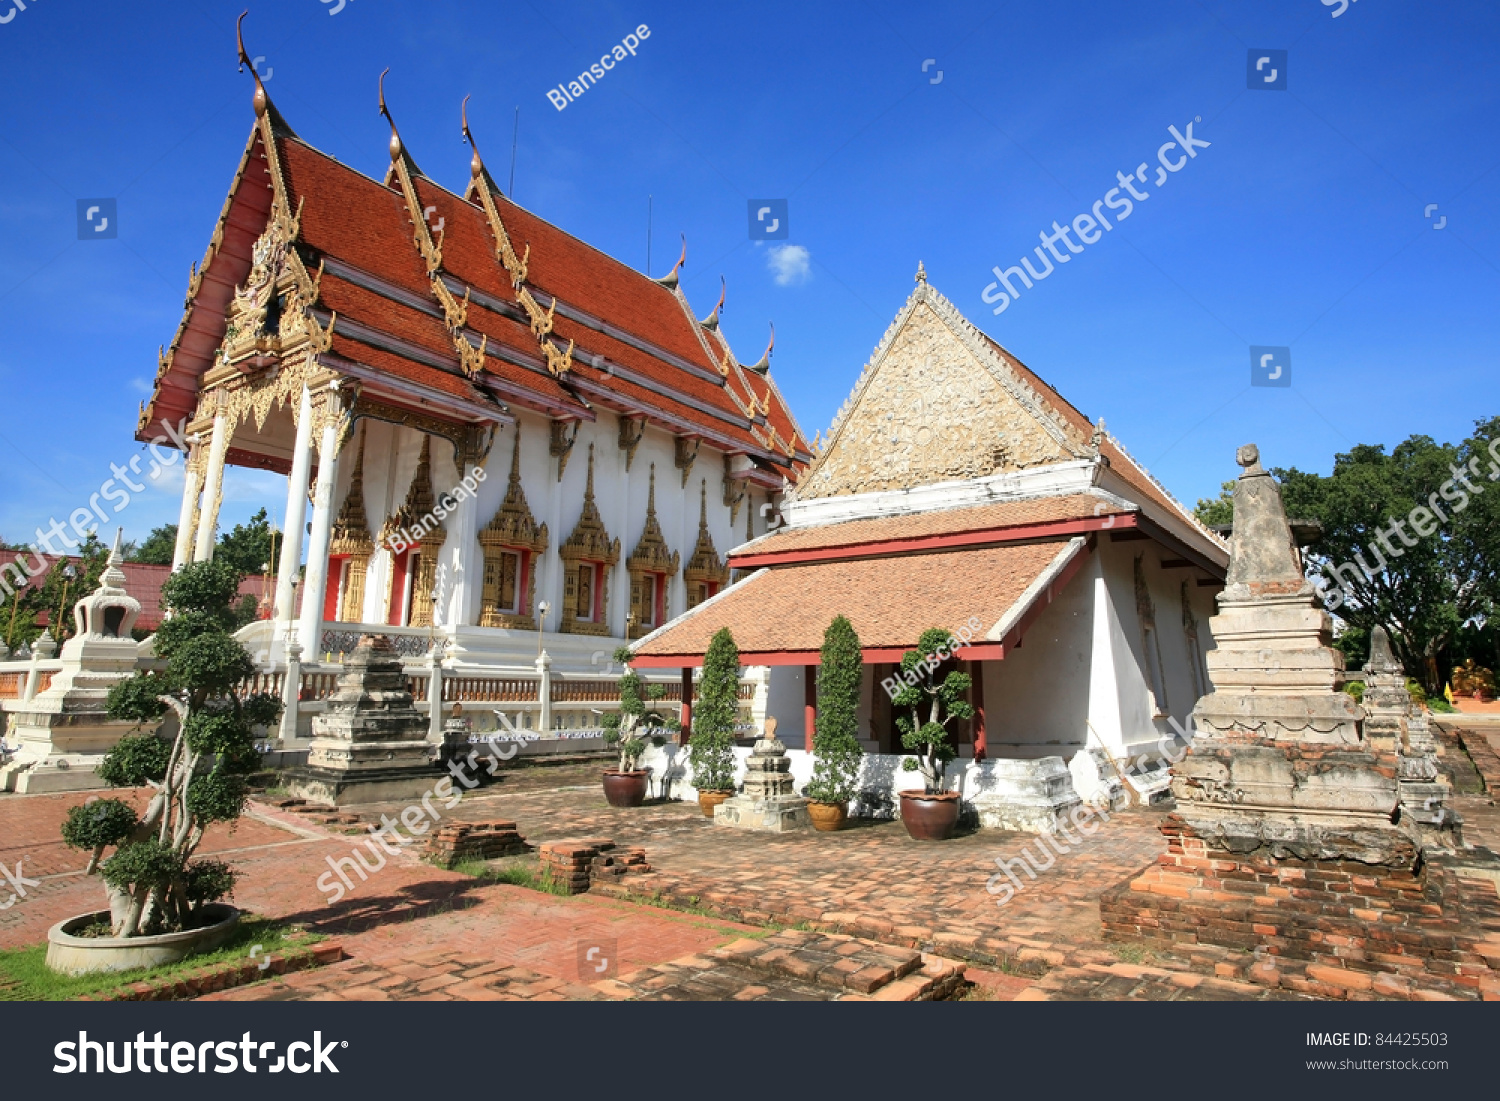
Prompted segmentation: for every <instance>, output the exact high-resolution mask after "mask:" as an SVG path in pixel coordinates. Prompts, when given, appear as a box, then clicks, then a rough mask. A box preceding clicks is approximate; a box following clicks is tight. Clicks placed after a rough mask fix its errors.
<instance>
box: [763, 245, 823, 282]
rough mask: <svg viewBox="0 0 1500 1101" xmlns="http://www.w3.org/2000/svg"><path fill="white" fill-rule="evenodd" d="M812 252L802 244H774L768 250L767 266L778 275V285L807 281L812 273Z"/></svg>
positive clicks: (773, 273)
mask: <svg viewBox="0 0 1500 1101" xmlns="http://www.w3.org/2000/svg"><path fill="white" fill-rule="evenodd" d="M811 261H812V253H810V252H808V251H807V249H806V248H804V247H803V246H801V245H772V246H771V248H770V249H769V250H768V251H767V252H766V266H767V267H768V268H770V269H771V274H772V275H774V276H775V277H776V285H777V286H778V287H794V286H796V285H797V284H798V283H806V282H807V280H808V278H809V277H810V276H811V275H812V269H811V267H810V264H811Z"/></svg>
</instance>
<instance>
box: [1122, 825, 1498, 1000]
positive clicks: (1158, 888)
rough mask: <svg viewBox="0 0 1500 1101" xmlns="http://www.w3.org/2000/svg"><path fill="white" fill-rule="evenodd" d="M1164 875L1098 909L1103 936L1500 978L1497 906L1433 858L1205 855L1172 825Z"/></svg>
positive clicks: (1167, 829)
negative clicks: (1370, 860)
mask: <svg viewBox="0 0 1500 1101" xmlns="http://www.w3.org/2000/svg"><path fill="white" fill-rule="evenodd" d="M1162 832H1163V833H1164V834H1165V835H1166V836H1167V840H1168V844H1169V851H1168V852H1167V853H1165V854H1163V855H1162V856H1161V857H1159V858H1158V861H1157V864H1156V865H1155V866H1153V867H1150V868H1148V869H1146V871H1145V872H1144V873H1142V874H1141V875H1139V876H1136V877H1132V878H1131V879H1129V880H1126V881H1125V882H1124V883H1122V884H1120V885H1119V886H1117V887H1114V888H1112V889H1110V890H1109V891H1106V892H1105V893H1104V895H1103V896H1101V898H1100V900H1099V909H1100V916H1101V918H1102V920H1103V923H1104V928H1105V933H1106V935H1109V936H1111V938H1112V939H1120V938H1129V939H1135V938H1143V939H1145V940H1148V941H1152V942H1155V943H1159V944H1163V945H1173V944H1178V945H1181V944H1184V943H1186V944H1193V943H1202V944H1216V945H1221V946H1223V947H1228V948H1242V949H1247V950H1250V951H1255V950H1256V949H1261V950H1262V952H1263V953H1265V954H1267V955H1270V956H1275V957H1284V958H1286V959H1290V960H1300V961H1316V962H1318V963H1320V964H1322V965H1325V966H1333V967H1338V968H1344V969H1348V970H1352V971H1359V972H1365V973H1377V972H1386V973H1397V974H1407V975H1410V976H1412V977H1418V976H1421V975H1437V976H1441V977H1443V978H1444V979H1445V980H1447V981H1451V982H1456V983H1459V984H1461V985H1464V986H1470V987H1474V988H1476V989H1477V988H1479V987H1480V986H1482V985H1490V984H1494V983H1495V980H1496V977H1497V969H1500V896H1497V895H1496V893H1495V890H1494V888H1493V887H1492V886H1491V885H1489V884H1487V883H1484V882H1482V881H1477V880H1466V879H1462V878H1460V876H1459V875H1458V874H1457V872H1456V870H1455V868H1454V866H1453V864H1452V862H1449V861H1445V860H1444V859H1443V858H1436V859H1434V860H1431V861H1428V862H1426V863H1424V864H1421V865H1419V867H1418V869H1417V870H1416V871H1415V872H1412V871H1402V870H1396V869H1391V868H1372V867H1370V866H1369V865H1365V864H1359V863H1354V862H1332V861H1329V862H1324V861H1299V860H1278V859H1275V858H1273V857H1270V856H1268V855H1267V856H1259V855H1251V856H1247V857H1239V858H1231V857H1228V856H1227V855H1226V854H1224V853H1222V852H1220V853H1214V854H1210V853H1209V852H1208V850H1207V847H1206V845H1205V844H1204V843H1203V841H1202V840H1201V839H1200V838H1197V837H1195V836H1193V835H1192V833H1191V831H1190V828H1189V827H1187V826H1186V825H1185V824H1184V823H1182V822H1181V820H1180V819H1177V818H1176V816H1175V815H1174V816H1170V817H1169V818H1168V820H1167V823H1166V824H1165V825H1164V826H1163V829H1162Z"/></svg>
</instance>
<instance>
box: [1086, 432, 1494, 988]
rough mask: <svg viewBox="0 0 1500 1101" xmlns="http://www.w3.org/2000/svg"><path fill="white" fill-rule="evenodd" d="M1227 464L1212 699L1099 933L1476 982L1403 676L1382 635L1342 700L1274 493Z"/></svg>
mask: <svg viewBox="0 0 1500 1101" xmlns="http://www.w3.org/2000/svg"><path fill="white" fill-rule="evenodd" d="M1239 459H1240V464H1241V465H1242V466H1244V467H1246V470H1245V472H1244V474H1243V475H1242V476H1241V477H1240V480H1239V481H1238V482H1237V483H1236V486H1235V493H1234V535H1233V540H1232V544H1231V558H1230V567H1229V576H1228V578H1227V579H1226V588H1225V590H1224V593H1223V594H1222V596H1221V597H1220V599H1219V614H1218V615H1217V616H1216V617H1215V618H1214V620H1213V624H1212V626H1213V635H1214V639H1215V641H1216V643H1217V645H1218V649H1216V650H1214V651H1212V652H1211V653H1210V654H1209V655H1208V669H1209V678H1210V680H1211V681H1212V684H1213V691H1212V692H1211V693H1210V694H1209V695H1207V696H1205V697H1204V698H1203V699H1202V700H1201V701H1200V702H1199V704H1198V706H1197V708H1196V709H1195V710H1194V713H1193V721H1194V726H1195V728H1196V729H1197V731H1198V736H1197V738H1196V739H1195V740H1194V742H1193V744H1192V745H1191V747H1190V748H1189V750H1188V753H1187V756H1186V757H1185V758H1184V759H1183V761H1182V762H1181V763H1180V764H1179V765H1178V766H1176V769H1175V773H1176V774H1175V776H1174V778H1173V781H1172V791H1173V794H1174V795H1175V796H1176V798H1177V810H1176V812H1175V813H1173V814H1171V815H1169V816H1168V817H1167V819H1166V821H1165V823H1164V824H1163V826H1162V833H1163V835H1164V837H1165V839H1166V842H1167V850H1168V851H1167V853H1166V854H1165V855H1163V856H1162V857H1160V858H1158V861H1157V864H1156V865H1155V866H1153V867H1151V868H1148V869H1147V870H1146V871H1145V872H1144V873H1142V874H1141V875H1139V876H1137V877H1134V878H1132V879H1131V880H1127V881H1126V882H1125V883H1123V884H1121V885H1120V886H1118V887H1116V888H1114V889H1112V890H1110V891H1107V892H1105V894H1104V896H1103V897H1102V898H1101V899H1100V911H1101V914H1102V917H1103V921H1104V926H1105V929H1106V932H1107V933H1109V934H1112V935H1116V936H1120V935H1124V936H1130V937H1140V938H1144V939H1147V940H1155V941H1159V942H1162V943H1164V944H1170V945H1181V944H1183V943H1189V944H1190V943H1194V942H1202V943H1209V944H1217V945H1223V946H1227V947H1231V948H1247V949H1248V948H1255V949H1263V950H1265V951H1268V952H1269V953H1270V954H1272V955H1286V956H1288V957H1290V958H1294V959H1305V960H1313V959H1315V960H1317V961H1318V962H1320V963H1322V964H1324V965H1327V966H1331V967H1337V968H1348V969H1353V970H1356V971H1360V972H1369V971H1388V972H1402V971H1409V972H1412V973H1417V972H1424V973H1427V974H1436V975H1442V976H1444V977H1446V978H1449V979H1452V980H1455V981H1457V982H1459V983H1467V984H1470V985H1476V986H1477V985H1479V984H1480V979H1479V977H1478V975H1479V974H1480V972H1483V971H1486V970H1487V965H1486V963H1485V960H1486V959H1487V958H1489V957H1487V956H1486V955H1485V951H1492V949H1493V946H1492V947H1491V949H1486V950H1481V948H1482V942H1483V940H1484V937H1485V932H1484V930H1483V929H1482V928H1480V927H1478V926H1477V925H1475V924H1474V923H1473V922H1472V921H1471V920H1470V919H1468V918H1466V917H1465V909H1466V908H1465V905H1464V903H1463V901H1462V899H1461V898H1460V893H1459V889H1458V886H1457V884H1458V877H1456V876H1454V875H1452V874H1450V873H1449V872H1448V871H1446V870H1445V867H1446V865H1445V863H1444V862H1445V861H1447V860H1449V858H1448V857H1447V856H1445V855H1444V850H1447V851H1450V852H1451V851H1452V850H1453V849H1454V848H1455V847H1456V846H1457V845H1458V844H1459V842H1458V836H1457V832H1456V828H1455V826H1456V823H1455V822H1454V821H1452V820H1451V818H1449V820H1447V821H1445V822H1439V823H1431V822H1425V823H1424V822H1423V821H1422V820H1421V819H1422V813H1420V812H1418V813H1414V812H1413V804H1415V805H1416V806H1417V807H1419V808H1420V807H1423V805H1424V804H1425V801H1426V800H1427V799H1429V798H1433V797H1434V795H1435V794H1436V792H1435V790H1434V789H1433V788H1432V787H1431V786H1430V785H1431V784H1432V783H1433V781H1434V780H1435V772H1436V769H1435V767H1429V764H1432V765H1435V762H1430V761H1429V758H1428V756H1427V754H1426V752H1425V751H1424V750H1419V749H1417V748H1416V747H1414V746H1413V744H1412V742H1411V737H1410V721H1409V718H1410V711H1411V702H1410V698H1409V697H1408V696H1407V695H1406V690H1405V678H1404V677H1402V676H1401V675H1400V666H1399V665H1398V664H1397V663H1396V662H1395V661H1394V660H1393V659H1391V658H1390V655H1389V646H1388V643H1387V640H1385V639H1384V638H1383V637H1379V638H1377V639H1376V640H1375V644H1374V646H1373V650H1372V659H1371V667H1370V669H1369V670H1368V671H1367V672H1368V677H1369V679H1368V680H1367V688H1366V696H1365V708H1364V709H1363V710H1362V709H1361V708H1360V707H1359V706H1357V705H1356V704H1355V703H1354V700H1353V698H1352V697H1350V696H1349V695H1347V694H1346V693H1344V692H1342V691H1340V690H1339V684H1340V681H1341V680H1342V671H1343V659H1342V656H1341V655H1340V654H1339V653H1338V652H1337V651H1335V650H1334V649H1333V648H1332V646H1331V645H1330V641H1331V634H1332V632H1331V620H1330V618H1329V616H1328V614H1327V613H1326V612H1325V611H1324V610H1323V609H1322V608H1321V607H1319V606H1318V601H1317V596H1316V593H1315V591H1314V590H1313V587H1312V586H1311V585H1310V584H1309V583H1308V582H1307V580H1306V579H1305V578H1304V576H1303V572H1302V563H1301V559H1300V555H1299V554H1298V551H1297V549H1296V544H1295V542H1294V541H1293V539H1292V534H1291V529H1290V526H1289V525H1288V523H1287V519H1286V513H1285V511H1284V509H1283V506H1282V503H1281V495H1280V490H1279V488H1278V487H1277V485H1276V483H1275V481H1274V480H1273V479H1272V478H1271V476H1270V475H1269V474H1268V473H1267V472H1266V471H1265V470H1264V468H1262V467H1261V465H1260V461H1259V455H1258V453H1257V451H1256V449H1255V448H1254V446H1253V445H1251V446H1249V447H1246V448H1241V450H1240V456H1239ZM1382 636H1383V633H1382ZM1436 805H1437V806H1438V807H1439V808H1440V809H1441V808H1444V807H1445V804H1443V803H1439V804H1436ZM1425 813H1426V815H1427V816H1428V817H1429V818H1432V817H1445V816H1444V815H1434V814H1433V812H1432V810H1431V809H1427V810H1426V812H1425ZM1448 813H1449V814H1450V815H1451V812H1448ZM1472 859H1473V857H1472V850H1471V851H1469V852H1467V853H1465V854H1464V860H1465V861H1466V862H1472ZM1497 960H1500V957H1497ZM1476 966H1477V967H1478V968H1479V969H1480V971H1479V972H1476V971H1475V970H1473V969H1474V968H1475V967H1476Z"/></svg>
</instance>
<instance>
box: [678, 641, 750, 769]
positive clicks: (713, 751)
mask: <svg viewBox="0 0 1500 1101" xmlns="http://www.w3.org/2000/svg"><path fill="white" fill-rule="evenodd" d="M739 710H740V651H739V647H737V646H735V644H734V636H733V635H732V634H730V633H729V628H727V627H721V628H720V629H719V630H718V632H717V633H716V634H715V635H714V637H713V639H712V640H711V641H710V642H709V644H708V652H707V653H706V654H704V655H703V679H702V680H701V681H700V682H699V686H698V705H697V706H696V707H695V708H693V734H692V737H691V739H690V740H689V743H688V745H689V754H688V757H689V760H690V761H691V763H692V766H693V787H695V788H697V789H698V790H699V791H732V790H734V771H735V768H734V722H735V719H736V718H737V717H738V716H739Z"/></svg>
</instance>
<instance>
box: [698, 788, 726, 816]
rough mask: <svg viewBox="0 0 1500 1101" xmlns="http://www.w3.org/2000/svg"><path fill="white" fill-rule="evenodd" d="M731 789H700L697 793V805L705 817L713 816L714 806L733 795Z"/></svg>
mask: <svg viewBox="0 0 1500 1101" xmlns="http://www.w3.org/2000/svg"><path fill="white" fill-rule="evenodd" d="M733 794H734V792H733V791H700V792H699V793H698V806H699V807H700V808H701V809H702V811H703V816H704V817H705V818H712V817H713V816H714V808H715V807H716V806H718V805H719V804H720V803H722V802H723V801H724V800H725V799H728V798H729V797H730V796H731V795H733Z"/></svg>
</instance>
